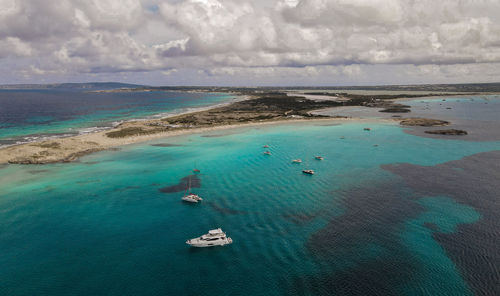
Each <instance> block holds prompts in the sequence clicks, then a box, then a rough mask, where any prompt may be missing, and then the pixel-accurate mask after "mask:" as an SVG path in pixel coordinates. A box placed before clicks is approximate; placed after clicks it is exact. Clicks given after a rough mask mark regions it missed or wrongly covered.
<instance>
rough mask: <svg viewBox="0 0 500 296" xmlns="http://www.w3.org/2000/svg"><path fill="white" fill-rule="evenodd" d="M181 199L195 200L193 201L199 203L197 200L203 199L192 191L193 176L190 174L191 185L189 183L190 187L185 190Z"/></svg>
mask: <svg viewBox="0 0 500 296" xmlns="http://www.w3.org/2000/svg"><path fill="white" fill-rule="evenodd" d="M181 199H182V200H183V201H187V202H193V203H197V202H199V201H202V200H203V198H201V197H200V196H199V195H197V194H194V193H191V176H189V185H188V188H187V189H186V191H185V192H184V196H183V197H182V198H181Z"/></svg>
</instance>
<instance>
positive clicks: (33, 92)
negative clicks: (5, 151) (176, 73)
mask: <svg viewBox="0 0 500 296" xmlns="http://www.w3.org/2000/svg"><path fill="white" fill-rule="evenodd" d="M236 99H238V97H236V96H234V95H232V94H227V93H204V92H178V91H162V92H157V91H150V92H149V91H143V92H103V91H102V90H101V89H99V88H98V87H94V88H84V89H81V88H50V89H9V90H5V89H0V147H2V146H9V145H15V144H21V143H29V142H33V141H40V140H48V139H51V138H58V137H69V136H74V135H78V134H85V133H92V132H96V131H102V130H106V129H109V128H112V127H114V126H116V125H118V124H120V123H122V122H124V121H128V120H139V119H149V118H155V117H160V116H168V115H175V114H178V113H183V112H189V111H195V110H200V109H203V108H206V107H208V106H213V105H217V104H224V103H228V102H231V101H233V100H236Z"/></svg>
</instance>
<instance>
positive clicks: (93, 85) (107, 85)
mask: <svg viewBox="0 0 500 296" xmlns="http://www.w3.org/2000/svg"><path fill="white" fill-rule="evenodd" d="M137 87H145V85H140V84H130V83H120V82H85V83H53V84H8V85H0V89H89V90H91V89H92V90H96V89H115V88H137Z"/></svg>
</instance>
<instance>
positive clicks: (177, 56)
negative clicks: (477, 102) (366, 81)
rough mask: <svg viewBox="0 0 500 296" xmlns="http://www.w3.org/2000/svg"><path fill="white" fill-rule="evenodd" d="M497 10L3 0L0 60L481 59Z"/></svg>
mask: <svg viewBox="0 0 500 296" xmlns="http://www.w3.org/2000/svg"><path fill="white" fill-rule="evenodd" d="M498 15H500V2H499V1H498V0H482V1H472V0H460V1H457V0H443V1H431V0H420V1H407V0H275V1H265V0H259V1H252V0H184V1H182V0H175V1H174V0H172V1H168V0H74V1H70V0H58V1H56V0H44V1H38V0H0V24H1V26H0V65H2V64H4V65H10V66H12V65H15V64H16V62H15V61H16V59H22V61H23V62H22V63H18V64H19V66H13V67H18V68H16V69H13V70H14V71H18V72H19V73H23V74H22V75H23V77H24V76H27V75H28V74H27V73H29V72H30V71H31V72H32V73H33V75H42V74H43V73H45V74H46V73H56V72H57V71H59V72H60V73H64V74H65V75H69V73H72V74H73V75H77V74H78V73H105V72H107V73H117V72H136V71H146V72H147V71H162V70H165V73H170V74H169V75H168V76H169V77H170V78H172V77H174V76H176V75H182V73H183V71H182V70H180V69H202V70H205V71H202V72H201V73H205V75H208V76H210V77H219V76H220V75H219V74H217V75H216V73H225V74H224V75H228V76H232V77H236V76H238V75H240V74H241V75H243V73H247V75H263V74H262V73H274V75H278V74H277V73H297V72H296V71H295V70H293V68H300V67H303V68H304V69H306V68H307V69H308V71H309V72H304V73H313V70H311V67H313V68H317V69H322V70H318V71H319V72H321V71H323V72H324V71H325V68H324V67H328V66H333V67H337V66H338V67H344V66H348V67H350V65H359V66H360V69H365V68H367V67H368V66H369V65H394V69H399V67H398V66H397V65H407V64H408V65H416V66H419V65H422V66H426V65H438V66H439V65H442V66H443V69H446V68H447V67H445V65H450V67H452V68H453V67H458V66H454V65H476V64H478V65H479V66H478V67H486V66H485V65H493V64H496V63H499V62H500V18H498V17H497V16H498ZM30 59H32V63H31V64H30V62H29V61H30ZM34 65H36V66H34ZM364 65H366V66H367V67H365V66H364ZM481 65H482V66H481ZM356 67H358V66H356ZM174 68H175V69H178V71H174V72H169V71H168V69H174ZM246 68H248V69H249V70H248V71H245V70H244V69H246ZM266 68H268V69H269V71H268V72H266V71H264V70H258V71H256V70H255V69H266ZM280 68H283V70H280ZM368 68H369V67H368ZM472 68H473V67H472ZM217 69H223V70H220V71H218V70H217ZM231 69H233V70H231ZM234 69H236V70H234ZM252 69H253V70H252ZM347 69H350V68H347ZM352 69H354V68H352ZM356 69H358V68H356ZM412 69H413V68H412ZM462 69H463V68H462ZM488 69H489V71H490V70H491V69H490V68H488ZM491 71H492V70H491ZM362 72H363V71H354V72H353V71H348V70H345V71H344V70H343V69H340V68H339V69H337V70H336V71H335V73H337V74H336V75H348V74H349V75H350V77H353V75H359V74H360V73H362ZM410 72H411V73H410ZM410 72H406V73H407V75H413V76H412V77H418V75H417V74H415V73H418V71H410ZM259 73H261V74H259ZM301 73H302V72H301ZM433 73H437V72H433ZM463 73H465V74H466V75H469V74H468V73H473V71H469V72H467V71H465V72H463ZM441 74H443V73H441ZM465 74H464V75H465ZM280 75H281V74H280ZM443 75H444V74H443ZM471 75H472V74H471ZM491 75H494V74H491ZM491 75H490V76H491ZM299 76H300V75H299Z"/></svg>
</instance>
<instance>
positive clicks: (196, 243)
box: [186, 237, 233, 248]
mask: <svg viewBox="0 0 500 296" xmlns="http://www.w3.org/2000/svg"><path fill="white" fill-rule="evenodd" d="M232 243H233V240H232V239H231V238H229V237H228V238H227V239H225V240H223V241H220V242H212V243H209V242H204V241H197V240H196V239H192V240H188V241H186V244H188V245H190V246H191V247H194V248H209V247H222V246H225V245H230V244H232Z"/></svg>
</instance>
